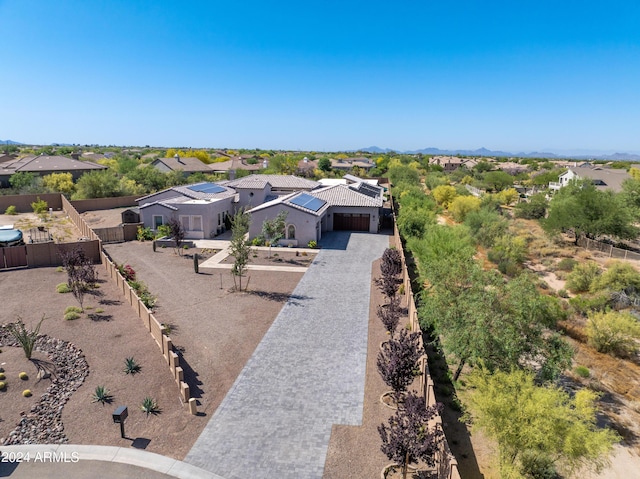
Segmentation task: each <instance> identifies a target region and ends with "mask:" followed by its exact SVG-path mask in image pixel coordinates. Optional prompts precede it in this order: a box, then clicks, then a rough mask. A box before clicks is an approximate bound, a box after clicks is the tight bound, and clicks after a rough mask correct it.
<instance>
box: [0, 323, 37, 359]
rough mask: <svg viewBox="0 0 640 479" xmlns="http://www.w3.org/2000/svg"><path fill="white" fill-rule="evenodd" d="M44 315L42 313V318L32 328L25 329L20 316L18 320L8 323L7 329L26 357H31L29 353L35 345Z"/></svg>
mask: <svg viewBox="0 0 640 479" xmlns="http://www.w3.org/2000/svg"><path fill="white" fill-rule="evenodd" d="M44 318H45V317H44V315H42V319H41V320H40V322H39V323H38V324H37V325H36V327H35V328H34V329H32V330H31V329H27V327H26V326H25V325H24V323H23V322H22V318H20V317H18V321H16V322H15V323H12V324H10V325H9V327H8V329H9V332H10V333H11V335H12V336H13V337H14V339H15V340H16V341H17V342H18V343H20V346H22V349H23V350H24V355H25V356H26V357H27V359H31V353H32V352H33V348H34V347H35V345H36V341H37V339H38V333H39V331H40V326H42V322H43V321H44Z"/></svg>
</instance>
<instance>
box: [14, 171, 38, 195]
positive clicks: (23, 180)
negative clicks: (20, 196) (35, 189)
mask: <svg viewBox="0 0 640 479" xmlns="http://www.w3.org/2000/svg"><path fill="white" fill-rule="evenodd" d="M35 179H36V175H34V174H33V173H27V172H23V171H19V172H18V173H14V174H13V175H11V176H10V177H9V184H10V185H11V188H13V189H14V190H17V191H21V190H24V189H26V188H28V187H30V186H31V185H32V184H33V183H34V181H35Z"/></svg>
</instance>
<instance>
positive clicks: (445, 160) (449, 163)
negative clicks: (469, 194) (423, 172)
mask: <svg viewBox="0 0 640 479" xmlns="http://www.w3.org/2000/svg"><path fill="white" fill-rule="evenodd" d="M464 161H465V160H463V159H462V158H458V157H457V156H434V157H433V158H430V159H429V164H430V165H438V166H441V167H442V168H443V169H444V171H456V170H457V169H458V168H460V167H461V166H462V164H463V163H464Z"/></svg>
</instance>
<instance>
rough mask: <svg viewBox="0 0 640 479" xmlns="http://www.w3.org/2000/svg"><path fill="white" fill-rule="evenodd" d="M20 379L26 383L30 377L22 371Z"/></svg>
mask: <svg viewBox="0 0 640 479" xmlns="http://www.w3.org/2000/svg"><path fill="white" fill-rule="evenodd" d="M18 377H19V378H20V379H22V380H23V381H26V380H27V379H29V375H28V374H27V373H25V372H24V371H22V372H21V373H20V374H18Z"/></svg>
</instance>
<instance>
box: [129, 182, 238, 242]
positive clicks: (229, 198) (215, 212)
mask: <svg viewBox="0 0 640 479" xmlns="http://www.w3.org/2000/svg"><path fill="white" fill-rule="evenodd" d="M235 197H236V192H235V191H234V190H233V189H231V188H226V187H224V186H221V185H219V184H216V183H206V182H204V183H195V184H193V185H187V186H174V187H173V188H168V189H166V190H163V191H159V192H157V193H153V194H151V195H148V196H144V197H142V198H139V199H138V200H136V201H137V202H138V207H139V209H140V221H141V222H142V223H144V226H145V227H148V228H151V229H153V230H156V229H158V227H159V226H160V225H163V224H167V223H168V222H169V220H170V219H171V218H172V217H175V218H177V219H178V220H180V223H182V226H183V228H184V229H185V237H186V238H187V239H206V238H213V237H214V236H216V235H217V234H220V233H222V232H223V231H224V223H225V218H226V217H227V216H228V215H232V214H233V213H234V211H235V205H234V202H235Z"/></svg>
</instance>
